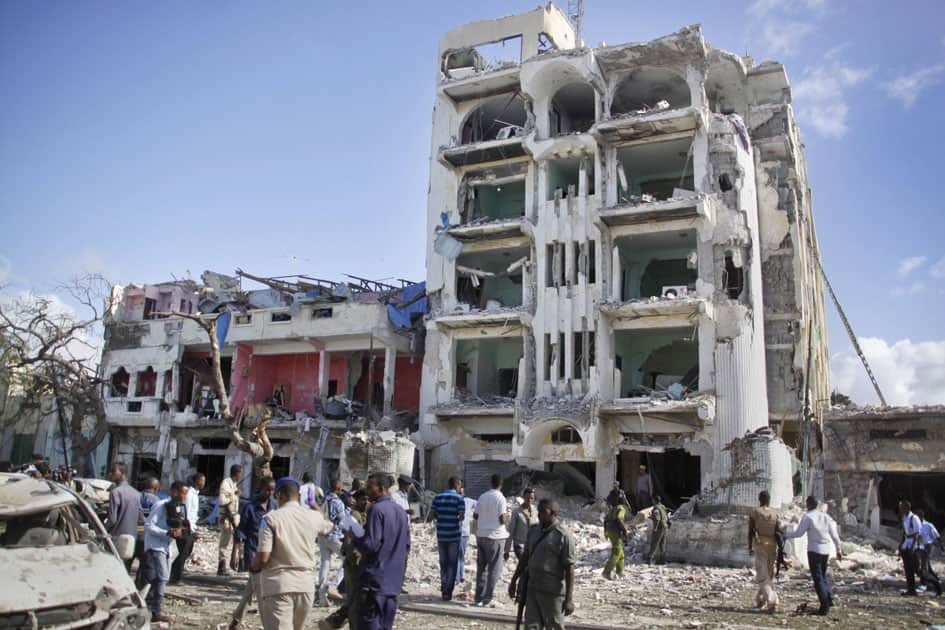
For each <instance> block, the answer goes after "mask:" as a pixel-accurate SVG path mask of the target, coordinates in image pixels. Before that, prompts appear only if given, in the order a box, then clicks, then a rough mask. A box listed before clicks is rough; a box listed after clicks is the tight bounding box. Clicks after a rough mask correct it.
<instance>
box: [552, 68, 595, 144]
mask: <svg viewBox="0 0 945 630" xmlns="http://www.w3.org/2000/svg"><path fill="white" fill-rule="evenodd" d="M596 100H597V94H596V92H594V88H593V87H591V86H590V85H589V84H587V83H584V82H583V81H575V82H572V83H568V84H566V85H564V86H563V87H561V88H560V89H559V90H558V91H557V92H555V95H554V97H552V99H551V103H550V104H549V106H548V129H549V133H550V134H551V136H552V137H555V136H562V135H565V134H569V133H584V132H586V131H588V130H589V129H590V128H591V127H593V126H594V122H595V120H596V117H597V112H596V109H595V105H594V103H595V101H596Z"/></svg>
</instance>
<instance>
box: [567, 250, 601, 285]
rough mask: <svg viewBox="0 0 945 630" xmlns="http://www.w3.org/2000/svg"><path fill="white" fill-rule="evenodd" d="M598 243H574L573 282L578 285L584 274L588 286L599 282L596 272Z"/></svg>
mask: <svg viewBox="0 0 945 630" xmlns="http://www.w3.org/2000/svg"><path fill="white" fill-rule="evenodd" d="M596 245H597V243H596V242H594V241H574V267H573V275H572V278H573V280H572V282H573V283H574V284H578V283H579V282H580V279H581V275H582V274H583V276H584V278H585V279H586V281H587V283H588V284H594V283H595V282H596V281H597V272H596V270H595V267H596V264H597V261H596V258H597V256H596V253H595V251H594V250H595V249H596Z"/></svg>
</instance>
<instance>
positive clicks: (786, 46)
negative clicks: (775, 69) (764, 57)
mask: <svg viewBox="0 0 945 630" xmlns="http://www.w3.org/2000/svg"><path fill="white" fill-rule="evenodd" d="M813 30H814V26H813V25H812V24H808V23H807V22H798V21H795V20H781V19H778V20H768V21H766V22H765V24H764V26H763V27H762V35H763V37H764V42H765V43H766V44H767V52H768V53H770V54H771V55H774V56H775V57H790V56H792V55H794V54H795V53H797V51H798V49H799V48H800V44H801V40H803V39H804V38H805V37H807V36H808V35H809V34H810V33H811V32H812V31H813Z"/></svg>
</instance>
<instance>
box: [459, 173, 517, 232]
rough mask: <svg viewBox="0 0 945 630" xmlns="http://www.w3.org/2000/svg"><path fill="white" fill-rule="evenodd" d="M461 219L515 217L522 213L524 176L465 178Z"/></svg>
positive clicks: (463, 220) (466, 220) (467, 221)
mask: <svg viewBox="0 0 945 630" xmlns="http://www.w3.org/2000/svg"><path fill="white" fill-rule="evenodd" d="M465 183H466V186H465V188H464V193H465V194H463V195H462V201H461V211H460V215H461V216H460V221H461V222H462V223H469V222H471V221H475V220H477V219H494V220H499V219H518V218H520V217H523V216H525V175H513V176H510V177H506V178H501V179H500V178H492V179H485V178H475V179H467V180H466V182H465Z"/></svg>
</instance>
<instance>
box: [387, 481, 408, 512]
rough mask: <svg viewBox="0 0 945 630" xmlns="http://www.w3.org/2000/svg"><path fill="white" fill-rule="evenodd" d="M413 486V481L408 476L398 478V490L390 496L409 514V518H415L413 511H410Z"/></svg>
mask: <svg viewBox="0 0 945 630" xmlns="http://www.w3.org/2000/svg"><path fill="white" fill-rule="evenodd" d="M412 486H413V479H411V478H410V477H408V476H407V475H400V476H399V477H397V490H395V491H394V493H393V494H391V495H390V498H391V499H393V501H394V503H396V504H397V505H399V506H400V507H402V508H403V509H404V512H406V513H407V516H408V517H413V510H412V509H410V488H411V487H412Z"/></svg>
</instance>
